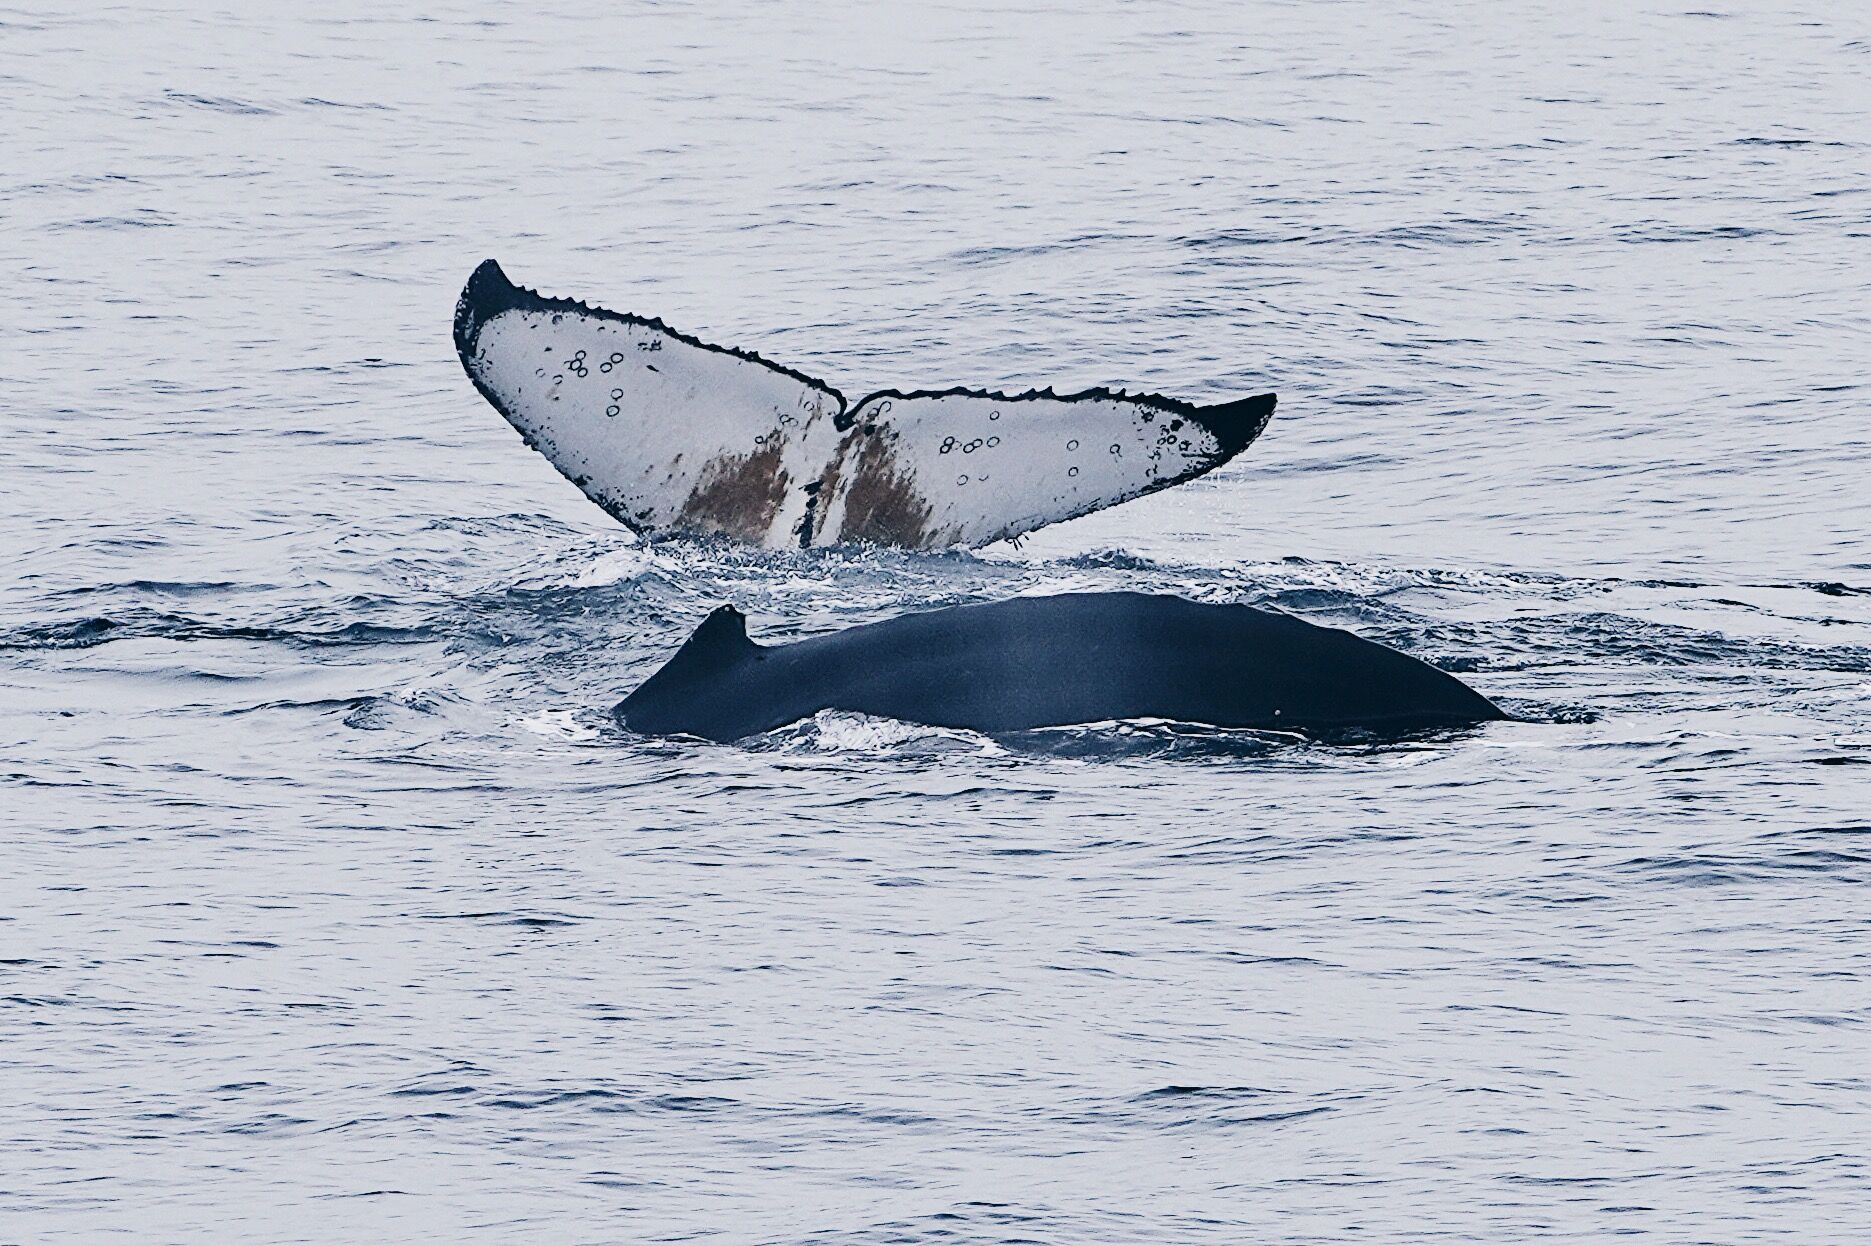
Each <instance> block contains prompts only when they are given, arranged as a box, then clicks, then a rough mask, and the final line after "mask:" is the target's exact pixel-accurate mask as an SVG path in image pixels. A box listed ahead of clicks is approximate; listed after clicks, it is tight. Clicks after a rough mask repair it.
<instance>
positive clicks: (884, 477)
mask: <svg viewBox="0 0 1871 1246" xmlns="http://www.w3.org/2000/svg"><path fill="white" fill-rule="evenodd" d="M840 457H841V458H842V456H840ZM913 480H914V477H912V476H909V475H906V474H905V473H903V472H902V471H900V470H899V469H898V468H897V462H896V451H895V450H894V449H893V447H892V444H891V439H890V438H888V437H884V436H870V437H866V438H865V439H864V445H863V448H862V449H860V450H859V451H858V460H857V464H856V466H855V467H854V469H853V470H852V473H851V482H850V484H848V485H846V486H845V516H844V523H843V525H842V526H841V527H840V528H839V530H838V540H840V541H869V542H871V543H872V544H875V545H902V546H906V547H908V548H910V549H927V548H929V546H930V545H932V544H934V543H935V542H934V541H933V540H932V538H931V534H930V532H929V519H930V516H931V514H932V511H931V509H930V506H929V503H928V502H926V501H924V500H923V496H922V494H921V493H919V492H917V490H916V486H915V484H914V483H912V482H913Z"/></svg>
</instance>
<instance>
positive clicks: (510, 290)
mask: <svg viewBox="0 0 1871 1246" xmlns="http://www.w3.org/2000/svg"><path fill="white" fill-rule="evenodd" d="M456 341H457V345H458V347H459V348H460V351H461V358H462V363H463V365H464V366H465V367H466V369H467V371H468V374H469V376H470V377H471V378H472V379H473V380H474V382H475V384H476V385H477V387H478V388H479V389H480V390H481V392H482V393H483V394H484V395H485V396H486V397H487V398H488V400H489V401H490V402H492V403H493V404H494V406H495V407H497V408H498V409H499V410H500V412H501V413H502V414H503V415H505V416H506V417H507V419H508V420H509V421H511V422H512V424H513V425H514V427H515V428H517V429H518V430H519V431H520V433H521V434H522V435H523V436H524V437H525V438H526V441H527V443H528V444H529V445H531V446H532V447H533V448H535V449H537V450H538V451H539V452H540V453H542V454H544V455H545V456H546V458H547V459H548V460H549V461H550V462H551V463H552V465H553V466H554V467H556V468H558V470H559V471H560V472H562V473H563V474H564V475H565V476H566V477H567V478H568V479H570V480H571V481H572V482H573V483H575V484H576V485H578V487H579V488H581V489H583V490H584V491H585V493H586V494H587V495H588V496H589V497H591V499H592V500H593V501H595V502H597V503H598V504H599V505H601V506H603V507H604V508H605V509H606V510H607V511H609V512H610V513H611V514H612V515H614V516H615V517H616V518H617V519H619V520H620V521H622V522H623V523H625V524H628V525H629V526H630V527H632V528H634V529H636V530H637V531H639V532H642V533H644V534H646V535H665V534H684V533H686V534H697V535H700V534H718V535H721V536H726V537H729V538H732V539H734V540H737V541H743V542H747V543H750V544H756V545H764V546H767V547H770V548H795V549H796V548H800V547H802V546H816V545H832V544H838V543H844V542H852V541H870V542H874V543H877V544H885V545H899V546H907V547H911V548H933V547H938V546H945V545H971V546H972V545H982V544H986V543H987V542H990V541H994V540H998V539H1002V538H1005V537H1013V536H1019V535H1020V534H1022V533H1025V532H1030V531H1032V530H1033V529H1035V528H1039V527H1042V526H1044V525H1046V524H1049V523H1056V522H1058V521H1059V520H1062V519H1069V518H1072V517H1074V516H1077V515H1083V514H1087V513H1089V512H1091V511H1095V510H1098V509H1100V508H1102V507H1106V506H1110V505H1112V504H1114V503H1117V502H1122V501H1125V500H1127V499H1129V498H1133V497H1137V496H1139V495H1141V494H1144V493H1148V492H1151V491H1153V490H1155V489H1160V488H1163V487H1165V486H1167V485H1171V484H1175V483H1177V482H1179V481H1182V480H1187V479H1189V478H1191V477H1193V476H1197V475H1200V474H1201V473H1203V472H1205V471H1208V470H1210V469H1212V468H1213V467H1215V466H1218V465H1219V464H1221V463H1223V462H1225V461H1227V459H1228V458H1230V457H1232V456H1233V454H1234V453H1235V452H1237V451H1238V450H1239V449H1241V448H1242V446H1244V445H1245V444H1246V443H1247V442H1248V441H1251V440H1252V438H1253V435H1254V434H1255V433H1257V432H1258V431H1259V428H1260V425H1261V424H1264V422H1265V420H1266V417H1267V415H1268V414H1270V413H1271V410H1272V406H1273V400H1272V396H1271V395H1267V396H1264V397H1263V398H1261V399H1250V400H1247V402H1246V403H1236V404H1229V405H1227V406H1224V407H1209V408H1196V407H1192V406H1190V405H1188V404H1186V403H1180V402H1176V401H1174V400H1172V399H1165V398H1157V397H1154V396H1130V395H1122V394H1114V393H1109V392H1106V391H1092V392H1090V393H1086V394H1080V395H1071V396H1064V397H1062V396H1056V395H1053V394H1050V393H1035V394H1025V395H1020V396H1015V397H1008V396H1001V395H993V394H983V393H978V392H973V391H954V392H948V393H936V394H930V393H922V394H910V395H904V394H897V393H894V392H885V393H881V394H876V395H872V396H871V397H869V398H865V399H863V400H862V401H860V402H858V403H857V404H855V405H854V406H848V405H847V403H846V400H845V399H844V397H843V396H842V395H840V394H839V393H838V392H837V391H836V390H834V389H833V388H831V387H830V386H828V385H825V384H823V383H822V382H818V381H814V380H812V379H811V378H809V377H806V376H804V375H802V374H800V373H797V372H793V371H791V370H790V369H785V368H781V367H779V366H777V365H774V364H770V363H768V362H767V361H765V360H763V359H760V358H758V357H756V356H752V355H748V354H745V353H743V352H737V351H728V350H723V349H721V348H718V347H713V346H709V345H706V344H704V343H701V342H698V341H696V340H695V339H693V338H690V337H687V336H686V335H684V334H680V333H678V332H676V331H675V330H672V329H669V328H668V327H667V326H664V325H662V324H661V323H660V322H658V321H653V320H644V319H641V318H639V317H634V316H623V315H619V314H617V313H613V312H608V311H603V310H601V309H594V308H586V307H583V306H581V305H578V304H572V303H566V302H562V301H560V300H549V299H542V298H540V297H539V296H538V295H535V294H532V293H531V292H529V291H525V290H520V289H518V288H517V287H514V286H512V285H511V284H510V283H508V282H507V280H506V278H505V276H504V274H501V273H500V271H499V268H498V266H497V265H494V264H493V263H492V261H489V262H488V263H487V264H484V265H482V267H481V269H480V270H478V271H477V272H476V273H475V275H474V278H473V279H471V280H470V282H469V285H468V288H467V290H465V291H464V292H463V295H462V302H461V306H460V308H459V309H458V310H457V313H456ZM1249 404H1259V405H1258V406H1255V407H1253V409H1246V408H1248V407H1249ZM1218 415H1219V416H1221V417H1223V419H1222V420H1221V421H1219V422H1216V417H1217V416H1218Z"/></svg>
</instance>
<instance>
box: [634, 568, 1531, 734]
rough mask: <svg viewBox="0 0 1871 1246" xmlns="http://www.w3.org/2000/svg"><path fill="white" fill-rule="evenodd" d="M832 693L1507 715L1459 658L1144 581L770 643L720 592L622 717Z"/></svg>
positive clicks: (1047, 717) (720, 717)
mask: <svg viewBox="0 0 1871 1246" xmlns="http://www.w3.org/2000/svg"><path fill="white" fill-rule="evenodd" d="M823 710H844V711H848V712H852V713H861V714H873V715H877V716H879V717H885V718H896V719H900V720H902V721H904V722H915V723H926V724H929V725H930V726H936V727H958V728H964V729H967V730H972V731H985V732H1008V731H1024V730H1029V729H1031V728H1035V727H1060V726H1069V725H1071V724H1075V723H1094V722H1106V721H1109V720H1113V719H1124V718H1133V719H1134V718H1163V719H1174V720H1177V721H1181V722H1195V723H1212V724H1215V725H1216V726H1221V727H1242V728H1248V729H1254V730H1267V731H1284V732H1295V733H1299V734H1305V735H1314V736H1324V737H1331V736H1335V735H1340V734H1349V733H1358V734H1363V735H1375V736H1386V735H1406V734H1410V733H1414V732H1418V731H1429V730H1436V729H1441V728H1451V727H1464V726H1470V725H1473V724H1475V723H1482V722H1489V721H1494V720H1499V719H1504V718H1506V717H1507V715H1506V714H1504V713H1502V712H1501V710H1500V708H1499V707H1498V706H1496V705H1495V704H1494V703H1493V702H1492V701H1490V700H1488V699H1487V698H1486V697H1484V696H1482V695H1481V694H1480V693H1478V692H1476V691H1474V690H1473V689H1472V688H1469V687H1468V686H1467V685H1465V684H1463V683H1462V682H1461V681H1460V680H1458V679H1456V678H1455V677H1454V676H1453V675H1449V674H1446V673H1445V672H1443V671H1440V670H1437V669H1436V668H1435V667H1433V666H1430V665H1428V664H1427V663H1425V662H1420V661H1418V660H1417V659H1415V658H1413V657H1410V656H1409V655H1408V654H1405V653H1399V652H1397V651H1396V650H1395V649H1388V648H1385V647H1384V646H1383V645H1380V644H1377V643H1375V642H1373V641H1369V640H1364V639H1361V638H1360V637H1357V636H1354V635H1353V634H1351V633H1350V632H1345V631H1340V630H1339V629H1337V628H1332V627H1319V626H1317V625H1315V624H1312V623H1307V622H1305V621H1303V620H1301V619H1296V618H1293V617H1291V616H1289V615H1284V614H1275V613H1272V612H1270V611H1266V610H1256V609H1253V608H1252V607H1249V606H1239V605H1207V604H1203V603H1200V602H1193V601H1188V600H1185V599H1184V598H1181V597H1164V596H1151V595H1147V594H1144V593H1066V594H1062V595H1059V596H1056V597H1016V598H1013V599H1012V600H1010V601H996V602H987V603H983V604H980V605H970V606H951V607H948V608H947V609H943V610H929V611H925V612H922V613H919V614H905V615H899V616H898V617H896V618H894V619H886V620H884V621H883V622H881V623H869V624H866V625H864V626H861V627H853V628H850V629H848V630H846V631H842V632H835V633H833V634H831V635H829V636H815V637H813V638H811V639H810V640H802V641H798V642H797V643H794V644H790V645H773V646H765V645H757V644H755V643H754V642H753V641H751V640H749V639H748V637H747V627H746V619H745V618H744V617H743V616H742V615H741V613H740V611H738V610H736V609H734V608H733V607H732V606H723V607H722V608H721V609H719V610H716V611H715V612H714V613H713V614H711V615H709V616H708V617H707V618H706V619H705V620H703V622H702V624H701V626H700V627H697V628H696V629H695V634H694V635H692V636H691V637H689V640H688V643H687V644H685V645H683V646H682V648H681V649H679V650H677V651H676V654H675V656H674V657H672V658H670V659H669V661H668V662H667V663H666V664H664V666H663V668H662V669H661V670H659V671H657V672H656V673H655V674H654V675H652V676H650V677H649V679H647V680H645V681H644V683H643V685H642V687H640V688H638V689H637V690H636V691H635V692H633V693H631V694H630V696H629V697H627V698H626V699H625V700H624V701H623V702H622V703H621V704H620V705H618V707H617V717H618V720H619V721H620V722H621V723H622V724H623V725H624V726H625V727H627V728H628V729H630V730H632V731H636V732H640V733H643V734H645V735H691V736H700V737H702V738H704V739H709V740H716V741H722V742H726V741H729V740H738V739H741V738H742V737H744V736H750V735H756V734H759V733H760V732H763V731H771V730H773V729H774V728H775V727H783V726H785V725H786V724H787V723H791V722H797V721H798V720H799V719H802V718H809V717H811V716H812V715H814V714H817V713H819V712H821V711H823Z"/></svg>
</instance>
